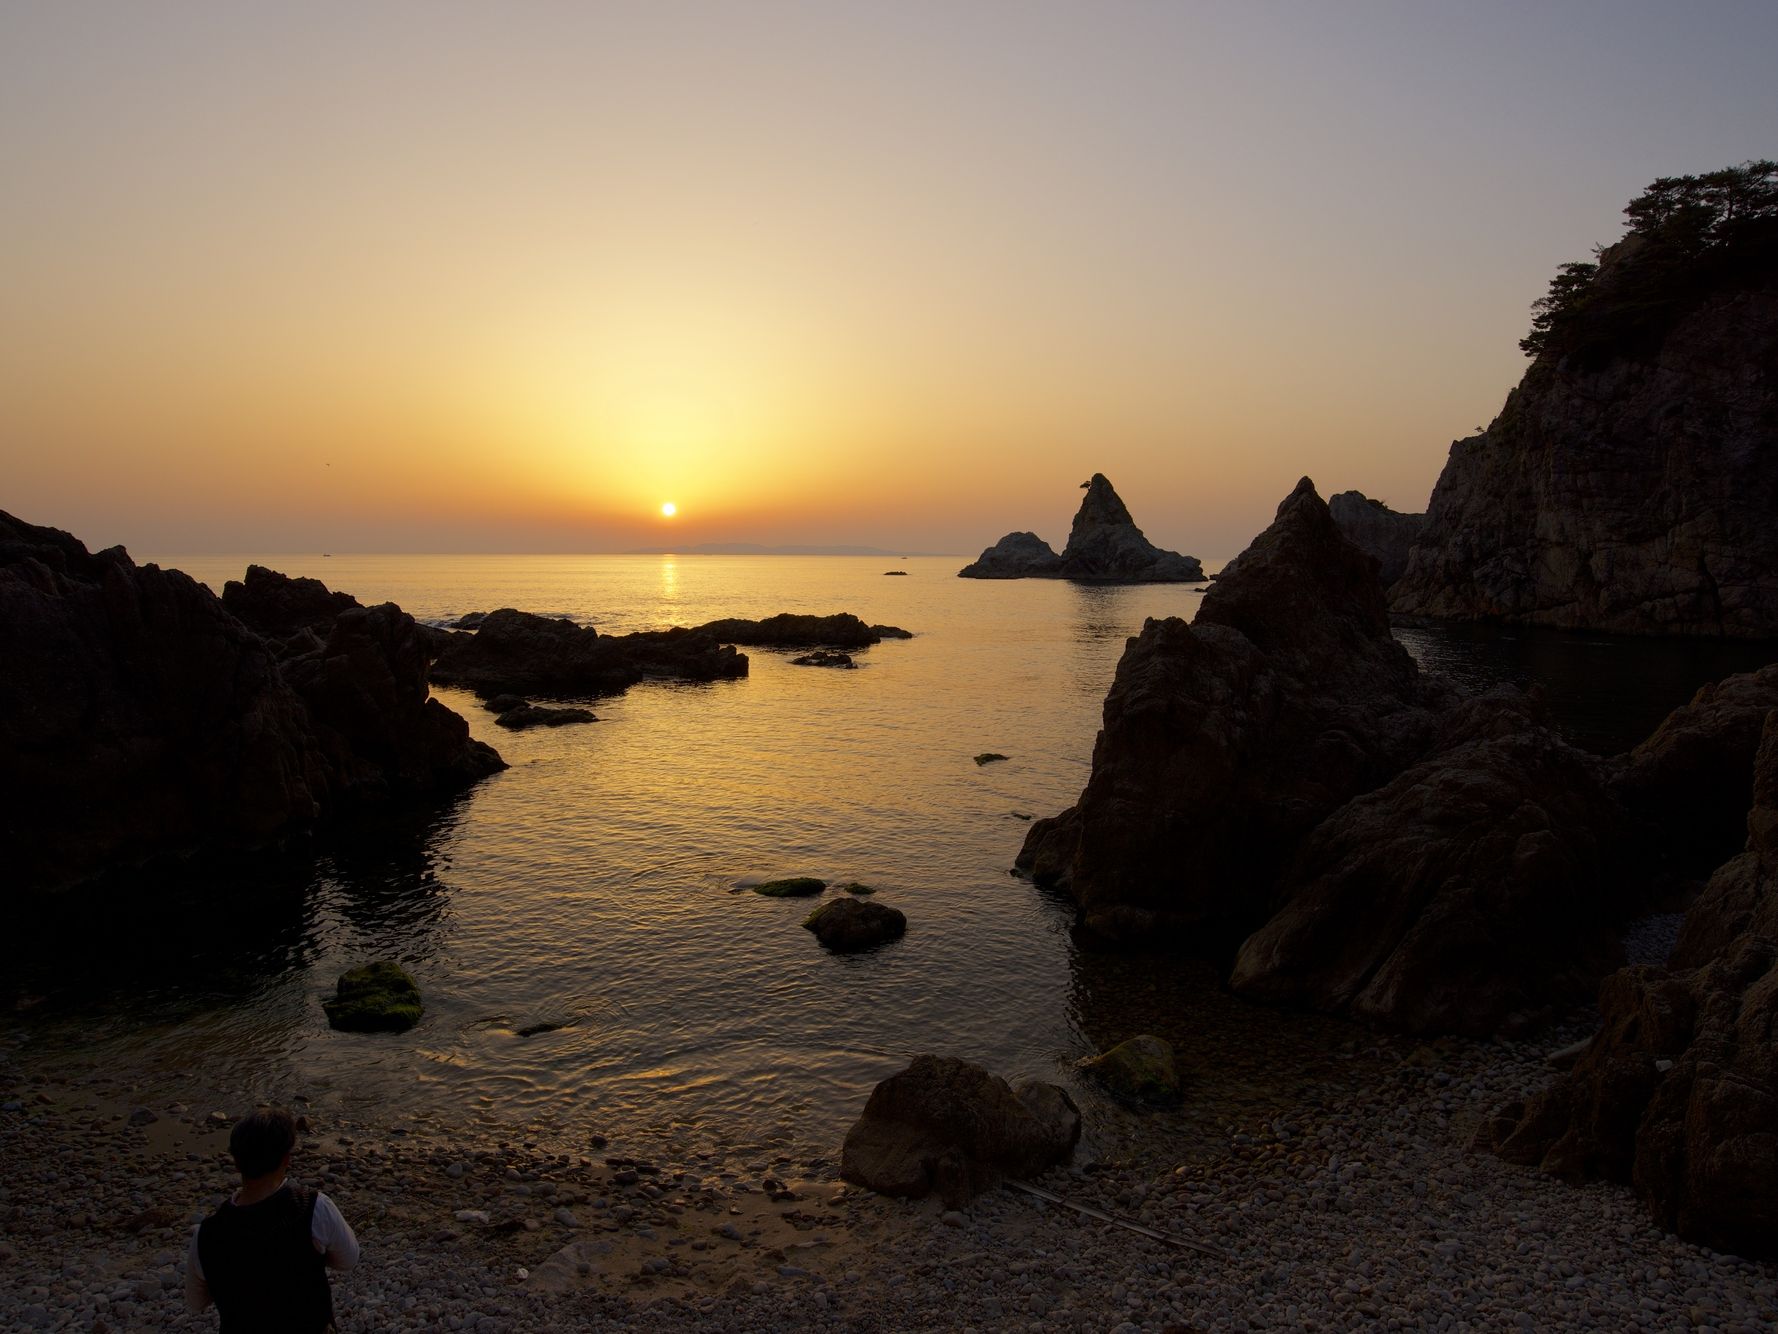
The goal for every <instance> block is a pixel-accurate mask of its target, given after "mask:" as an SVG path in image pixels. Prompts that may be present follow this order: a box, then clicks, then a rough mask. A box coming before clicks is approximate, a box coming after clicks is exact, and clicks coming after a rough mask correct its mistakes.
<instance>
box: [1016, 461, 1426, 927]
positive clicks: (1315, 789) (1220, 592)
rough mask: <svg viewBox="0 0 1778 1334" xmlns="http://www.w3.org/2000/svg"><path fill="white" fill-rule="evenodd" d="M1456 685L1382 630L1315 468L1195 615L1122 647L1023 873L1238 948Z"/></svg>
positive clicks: (1415, 748)
mask: <svg viewBox="0 0 1778 1334" xmlns="http://www.w3.org/2000/svg"><path fill="white" fill-rule="evenodd" d="M1447 702H1448V691H1447V690H1446V689H1445V688H1444V687H1442V686H1439V685H1436V684H1433V683H1428V682H1425V681H1422V679H1421V678H1420V675H1419V673H1418V671H1417V669H1416V668H1415V666H1414V663H1413V660H1412V659H1411V658H1409V657H1408V654H1407V651H1406V650H1405V649H1403V648H1402V647H1401V645H1400V644H1399V643H1397V642H1396V640H1395V638H1394V636H1393V635H1392V634H1391V633H1390V630H1389V617H1388V612H1387V609H1386V608H1385V606H1384V604H1383V592H1382V586H1381V585H1380V584H1379V582H1378V580H1377V573H1376V563H1375V562H1374V561H1373V560H1372V559H1371V558H1370V557H1369V556H1367V555H1365V554H1364V553H1363V552H1362V551H1360V550H1358V548H1356V547H1354V546H1353V545H1352V544H1351V543H1349V542H1347V541H1346V540H1345V538H1343V537H1342V536H1341V535H1340V532H1339V529H1338V527H1337V526H1336V525H1335V524H1334V522H1333V520H1332V518H1331V517H1330V516H1329V514H1328V511H1327V506H1326V505H1325V504H1324V503H1323V502H1322V500H1321V498H1320V497H1319V496H1317V495H1316V494H1315V488H1314V484H1313V483H1311V482H1310V481H1309V480H1308V479H1307V478H1304V479H1303V480H1302V481H1301V482H1300V483H1299V484H1298V485H1297V487H1296V489H1295V490H1294V491H1292V492H1291V494H1290V495H1289V496H1288V497H1287V498H1286V499H1285V500H1284V502H1283V503H1282V504H1281V505H1280V506H1279V508H1278V514H1277V518H1276V519H1275V521H1274V522H1273V523H1272V525H1271V527H1269V528H1268V529H1266V531H1265V532H1264V533H1262V534H1260V536H1259V537H1257V538H1256V539H1255V540H1254V542H1253V544H1252V545H1251V546H1249V547H1248V549H1247V550H1246V551H1245V552H1243V553H1242V554H1241V556H1239V557H1238V558H1237V559H1236V560H1235V561H1234V562H1232V563H1231V564H1230V566H1229V567H1228V569H1227V570H1225V571H1224V572H1223V574H1222V576H1221V578H1220V579H1218V581H1217V582H1216V584H1215V585H1213V586H1212V588H1211V589H1210V591H1209V592H1208V593H1207V594H1206V595H1205V597H1204V601H1203V604H1202V606H1201V608H1200V610H1199V612H1198V615H1197V619H1196V620H1195V622H1193V623H1192V624H1190V625H1188V624H1186V623H1185V622H1184V621H1182V620H1180V619H1178V618H1176V617H1168V618H1166V619H1165V620H1150V621H1148V622H1146V623H1145V624H1144V625H1143V628H1142V633H1141V634H1140V635H1139V636H1137V637H1136V638H1134V639H1132V640H1130V641H1129V643H1128V646H1127V647H1126V648H1125V650H1124V655H1123V657H1122V659H1121V660H1120V661H1119V663H1118V667H1117V674H1116V678H1115V679H1114V681H1113V683H1112V687H1111V691H1110V693H1109V694H1108V695H1107V696H1106V699H1105V712H1104V720H1105V722H1104V728H1103V730H1102V731H1101V732H1100V734H1099V738H1098V741H1097V743H1096V744H1095V746H1094V748H1093V768H1092V774H1091V776H1090V777H1089V779H1088V781H1087V786H1086V789H1085V791H1083V792H1082V793H1081V797H1080V801H1079V803H1078V804H1077V805H1076V806H1075V807H1074V808H1073V809H1072V810H1071V811H1068V812H1064V813H1063V814H1062V815H1061V816H1059V817H1056V818H1054V819H1051V820H1040V821H1038V822H1037V823H1035V824H1034V825H1033V826H1032V828H1031V830H1030V832H1029V834H1028V836H1027V838H1026V841H1025V845H1024V848H1023V849H1022V850H1021V852H1020V854H1019V860H1018V865H1019V866H1020V868H1021V869H1024V870H1026V871H1028V872H1030V873H1032V874H1033V875H1034V876H1035V877H1038V878H1041V879H1046V880H1052V881H1054V882H1055V883H1057V884H1059V885H1062V886H1064V887H1066V888H1067V889H1068V891H1069V893H1071V894H1072V896H1073V897H1074V899H1075V901H1076V902H1077V903H1078V904H1079V906H1080V909H1081V912H1082V914H1083V917H1084V919H1085V921H1086V924H1087V926H1088V927H1089V928H1091V929H1092V930H1094V931H1096V932H1098V933H1099V934H1101V935H1105V936H1109V937H1112V938H1121V939H1137V940H1146V939H1152V938H1153V937H1154V935H1155V934H1156V933H1157V932H1158V933H1162V934H1171V935H1173V936H1175V937H1179V936H1187V937H1196V938H1198V939H1200V940H1204V941H1216V940H1220V941H1224V942H1226V943H1229V944H1232V943H1233V942H1234V941H1238V940H1239V939H1240V938H1241V937H1242V936H1244V935H1245V934H1246V933H1247V932H1248V931H1251V930H1252V929H1253V927H1255V926H1257V925H1259V923H1260V922H1262V921H1263V920H1264V919H1265V917H1266V916H1267V915H1268V914H1269V912H1270V911H1271V909H1272V907H1273V886H1274V884H1275V881H1276V879H1277V876H1278V875H1279V873H1280V872H1281V871H1282V869H1283V867H1284V865H1285V863H1286V862H1287V861H1288V859H1289V858H1290V856H1291V855H1292V854H1293V853H1294V852H1295V850H1296V848H1297V847H1298V846H1299V845H1300V844H1301V842H1302V840H1303V839H1304V838H1305V837H1306V836H1307V835H1308V833H1309V831H1310V830H1312V829H1313V828H1314V827H1315V825H1317V824H1318V823H1320V821H1321V820H1322V819H1324V818H1325V817H1326V816H1327V815H1329V814H1330V813H1331V812H1333V811H1334V810H1335V809H1337V808H1338V807H1339V806H1341V805H1342V804H1344V803H1345V802H1346V801H1348V800H1350V799H1351V798H1352V797H1353V796H1356V795H1357V794H1359V793H1361V792H1366V791H1370V790H1371V789H1374V788H1376V787H1380V786H1381V785H1382V784H1384V783H1385V782H1387V781H1388V780H1389V779H1391V778H1393V777H1394V776H1395V775H1396V774H1397V773H1399V772H1400V771H1401V770H1402V769H1403V768H1404V767H1405V766H1406V765H1407V764H1409V763H1411V762H1412V761H1413V760H1415V759H1417V758H1418V757H1419V756H1420V755H1421V754H1422V753H1423V752H1424V751H1425V750H1426V748H1427V747H1428V746H1429V745H1430V744H1431V742H1432V739H1433V737H1434V734H1435V730H1436V714H1435V706H1439V705H1443V704H1444V703H1447Z"/></svg>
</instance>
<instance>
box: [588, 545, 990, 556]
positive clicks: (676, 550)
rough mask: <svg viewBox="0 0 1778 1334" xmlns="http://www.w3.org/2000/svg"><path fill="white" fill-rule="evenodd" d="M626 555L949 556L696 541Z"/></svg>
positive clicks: (923, 552)
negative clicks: (695, 542)
mask: <svg viewBox="0 0 1778 1334" xmlns="http://www.w3.org/2000/svg"><path fill="white" fill-rule="evenodd" d="M620 554H622V555H626V556H951V555H955V554H956V553H955V552H950V551H889V550H886V549H884V548H883V547H845V546H831V547H823V546H776V547H771V546H764V545H762V544H761V543H758V542H699V543H698V544H697V545H696V546H693V547H643V548H641V549H640V550H637V551H626V552H622V553H620Z"/></svg>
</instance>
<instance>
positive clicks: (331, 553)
mask: <svg viewBox="0 0 1778 1334" xmlns="http://www.w3.org/2000/svg"><path fill="white" fill-rule="evenodd" d="M331 555H333V552H331V551H323V552H322V553H321V559H322V560H326V559H327V558H328V557H329V556H331Z"/></svg>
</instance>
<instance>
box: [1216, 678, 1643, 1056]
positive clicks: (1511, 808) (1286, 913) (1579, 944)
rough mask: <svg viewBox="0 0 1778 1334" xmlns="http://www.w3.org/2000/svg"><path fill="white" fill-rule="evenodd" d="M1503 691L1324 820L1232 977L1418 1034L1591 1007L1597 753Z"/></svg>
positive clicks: (1602, 943)
mask: <svg viewBox="0 0 1778 1334" xmlns="http://www.w3.org/2000/svg"><path fill="white" fill-rule="evenodd" d="M1540 713H1541V711H1540V710H1539V708H1538V707H1537V706H1536V704H1535V703H1534V702H1533V701H1531V700H1528V699H1526V698H1525V697H1524V696H1521V695H1519V694H1518V693H1517V692H1515V691H1510V690H1504V691H1501V692H1497V693H1495V694H1492V695H1488V696H1484V697H1482V698H1479V699H1473V700H1469V701H1466V702H1464V703H1463V704H1461V705H1459V706H1458V707H1457V708H1456V709H1455V710H1453V711H1452V712H1451V713H1450V714H1448V715H1447V716H1446V717H1445V719H1444V720H1443V723H1442V726H1441V729H1440V736H1439V739H1438V741H1437V743H1436V747H1435V750H1434V752H1433V753H1432V754H1431V755H1429V756H1428V757H1427V758H1426V759H1424V760H1422V761H1420V762H1419V763H1418V764H1415V765H1412V766H1410V767H1409V768H1407V769H1405V770H1403V771H1402V773H1400V774H1399V775H1397V776H1396V777H1395V778H1394V779H1393V780H1392V781H1390V782H1389V783H1388V784H1386V785H1385V786H1383V787H1381V788H1379V789H1377V790H1376V791H1374V792H1369V793H1366V794H1364V795H1363V796H1360V797H1356V798H1354V799H1353V800H1352V801H1350V802H1348V803H1346V805H1344V806H1343V807H1341V808H1340V809H1339V810H1338V811H1336V812H1334V814H1332V815H1331V816H1329V817H1328V818H1327V819H1326V820H1325V821H1323V822H1322V823H1321V825H1320V826H1319V827H1318V828H1317V829H1316V830H1315V832H1314V834H1313V835H1312V836H1311V837H1310V838H1309V840H1308V842H1307V843H1306V845H1305V846H1304V848H1303V850H1302V852H1301V853H1300V854H1299V856H1298V857H1297V858H1296V860H1295V862H1294V863H1293V865H1292V866H1291V868H1290V870H1289V871H1288V872H1287V873H1286V875H1285V877H1284V881H1283V884H1282V892H1281V898H1282V900H1283V902H1284V906H1283V907H1282V908H1281V909H1280V910H1279V912H1278V913H1277V915H1276V916H1274V917H1273V918H1272V920H1271V921H1269V922H1267V923H1266V924H1265V925H1264V926H1263V927H1261V928H1260V929H1259V930H1258V931H1256V932H1255V933H1254V934H1253V935H1252V936H1251V937H1249V938H1248V940H1247V941H1246V943H1245V944H1243V945H1242V946H1241V949H1240V953H1239V954H1238V955H1237V957H1236V959H1235V966H1234V972H1233V975H1232V976H1231V978H1230V985H1231V986H1232V987H1233V988H1234V990H1235V991H1237V992H1239V993H1240V994H1242V995H1245V996H1248V997H1251V998H1253V999H1256V1000H1268V1001H1278V1002H1288V1003H1293V1004H1307V1005H1312V1006H1314V1007H1315V1008H1317V1009H1322V1010H1336V1011H1344V1012H1346V1013H1348V1014H1351V1015H1352V1016H1354V1017H1355V1018H1359V1019H1367V1020H1372V1021H1375V1022H1381V1023H1384V1024H1387V1025H1388V1026H1390V1027H1393V1028H1399V1029H1406V1030H1408V1031H1410V1032H1416V1033H1452V1032H1454V1033H1464V1034H1469V1035H1473V1036H1483V1035H1486V1034H1490V1033H1494V1032H1498V1031H1502V1030H1505V1031H1514V1030H1519V1029H1523V1028H1526V1027H1529V1026H1531V1025H1532V1024H1534V1023H1538V1022H1542V1021H1546V1020H1547V1019H1549V1018H1550V1017H1551V1014H1550V1010H1551V1007H1552V1006H1555V1005H1567V1004H1575V1003H1580V1002H1583V1001H1585V1000H1586V999H1587V998H1588V997H1589V996H1590V995H1591V994H1592V992H1593V988H1594V987H1595V986H1596V985H1597V983H1598V980H1599V978H1600V977H1601V976H1602V975H1603V974H1604V973H1605V972H1606V971H1607V970H1608V969H1609V968H1610V967H1612V966H1614V965H1615V964H1617V963H1621V962H1622V956H1621V954H1620V953H1619V952H1618V949H1617V943H1616V936H1615V933H1614V932H1613V930H1612V926H1613V923H1614V922H1616V921H1617V920H1618V918H1619V917H1620V916H1621V912H1620V910H1619V909H1618V905H1616V904H1615V903H1613V902H1612V891H1614V890H1617V889H1618V888H1619V886H1618V882H1616V881H1615V880H1614V879H1612V878H1610V877H1608V876H1607V874H1606V865H1607V862H1608V858H1609V854H1610V852H1611V850H1612V849H1614V848H1616V847H1618V846H1619V844H1620V842H1621V837H1622V823H1623V822H1622V819H1621V816H1620V814H1619V810H1618V807H1617V806H1616V804H1615V803H1614V802H1613V801H1612V800H1611V798H1610V795H1609V793H1608V791H1607V788H1606V785H1605V783H1604V781H1603V772H1602V771H1603V768H1604V765H1603V762H1601V761H1599V760H1598V759H1596V758H1594V757H1592V756H1589V755H1587V754H1585V753H1584V752H1582V751H1579V750H1576V749H1575V748H1574V747H1572V746H1570V745H1568V744H1567V742H1565V741H1564V740H1563V739H1562V738H1561V737H1560V736H1558V735H1557V734H1556V733H1555V732H1554V731H1552V730H1550V729H1549V728H1547V727H1545V726H1544V725H1543V724H1542V720H1541V716H1540Z"/></svg>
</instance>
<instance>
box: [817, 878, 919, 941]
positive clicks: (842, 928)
mask: <svg viewBox="0 0 1778 1334" xmlns="http://www.w3.org/2000/svg"><path fill="white" fill-rule="evenodd" d="M865 892H866V893H869V892H870V891H868V890H866V891H865ZM803 926H804V928H805V929H806V930H809V931H813V932H814V933H815V939H817V940H819V941H820V942H821V943H822V944H823V945H825V946H826V947H827V948H828V949H830V950H832V951H833V952H834V953H836V954H852V953H856V952H857V951H859V950H868V949H874V948H875V947H876V946H878V945H882V944H885V943H887V942H888V941H891V940H900V939H901V938H902V936H903V935H905V934H906V932H907V929H908V919H907V914H905V913H903V912H902V911H901V909H899V908H891V907H890V906H889V905H888V904H885V903H874V902H870V901H868V900H865V899H856V898H843V899H829V900H828V901H827V902H826V903H824V904H822V905H821V906H820V907H819V908H817V909H815V911H814V912H812V913H810V914H809V915H808V916H807V917H806V918H804V919H803Z"/></svg>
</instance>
